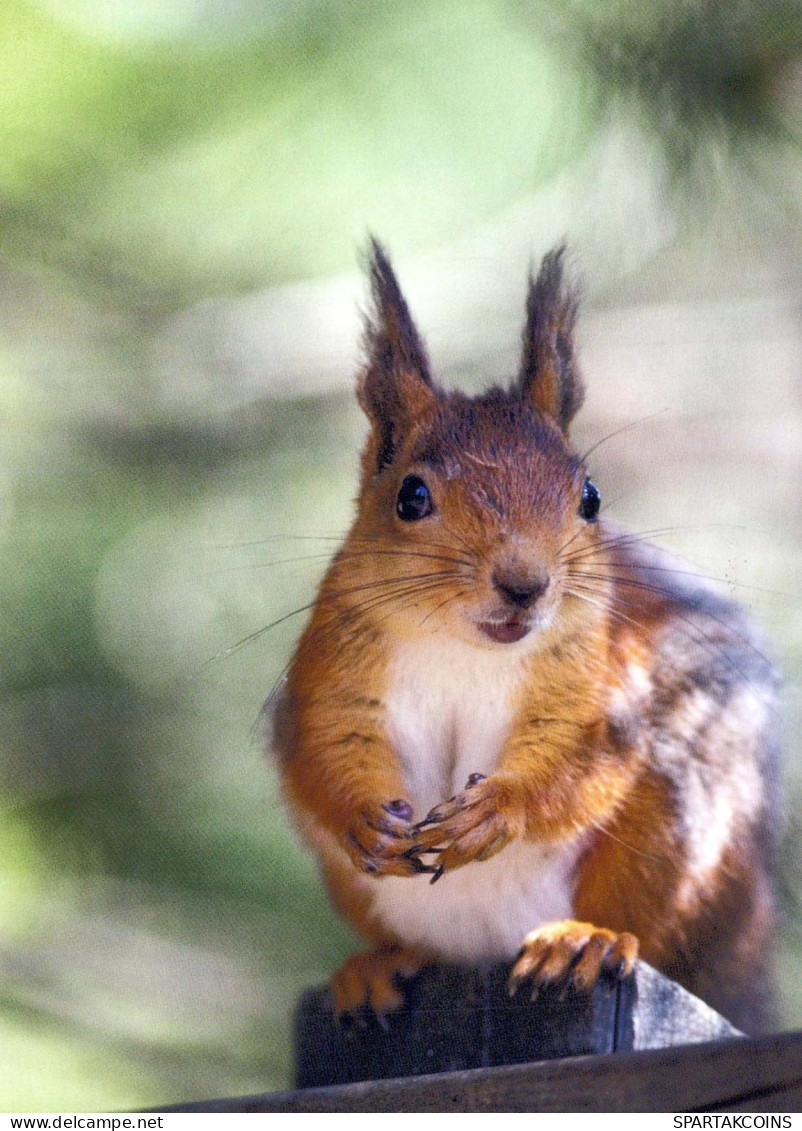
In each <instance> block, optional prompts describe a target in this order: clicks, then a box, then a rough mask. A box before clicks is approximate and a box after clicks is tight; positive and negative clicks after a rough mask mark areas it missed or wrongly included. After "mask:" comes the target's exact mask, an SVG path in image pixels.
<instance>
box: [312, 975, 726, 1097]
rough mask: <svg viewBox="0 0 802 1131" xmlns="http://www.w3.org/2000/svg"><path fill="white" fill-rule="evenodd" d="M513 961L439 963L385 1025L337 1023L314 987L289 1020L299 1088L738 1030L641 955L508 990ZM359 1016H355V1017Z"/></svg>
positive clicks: (326, 996)
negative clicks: (623, 965) (565, 979)
mask: <svg viewBox="0 0 802 1131" xmlns="http://www.w3.org/2000/svg"><path fill="white" fill-rule="evenodd" d="M509 970H510V968H509V965H508V964H505V963H499V964H496V965H492V966H491V965H488V966H485V967H484V968H478V969H471V970H467V969H465V968H464V967H459V966H437V967H430V968H428V969H426V970H424V971H423V972H422V973H421V974H419V975H418V977H417V978H416V979H415V980H414V981H413V982H411V983H409V984H408V985H407V988H406V997H407V1005H406V1007H405V1008H404V1009H402V1010H400V1011H399V1012H398V1013H396V1014H393V1015H391V1016H389V1017H388V1018H387V1019H386V1021H385V1024H384V1026H380V1025H378V1024H377V1023H376V1021H375V1020H373V1019H370V1020H369V1019H358V1021H357V1022H352V1023H351V1024H349V1025H347V1026H344V1025H341V1024H339V1023H338V1022H337V1020H336V1018H335V1016H334V1008H333V1004H332V1000H331V995H330V993H329V991H328V989H327V988H321V989H316V990H310V991H308V992H307V993H306V994H304V996H303V997H302V999H301V1002H300V1005H299V1008H298V1011H297V1013H296V1019H295V1049H296V1065H297V1072H296V1081H295V1082H296V1084H297V1086H298V1087H299V1088H310V1087H324V1086H328V1085H330V1084H350V1083H355V1082H357V1081H359V1080H379V1079H383V1078H387V1077H402V1076H420V1075H422V1074H424V1073H431V1072H456V1071H462V1070H464V1069H467V1068H489V1067H492V1066H495V1065H504V1064H522V1063H525V1062H531V1061H536V1060H552V1059H554V1058H557V1057H567V1056H581V1055H586V1054H589V1053H606V1052H618V1051H622V1050H630V1049H646V1048H663V1047H666V1046H669V1045H678V1044H691V1043H693V1042H695V1041H705V1040H713V1039H716V1038H724V1037H733V1036H737V1035H738V1034H737V1031H736V1030H735V1029H733V1028H732V1026H731V1025H730V1024H729V1022H727V1021H725V1020H724V1018H723V1017H721V1016H719V1014H717V1013H715V1012H714V1011H713V1010H712V1009H710V1007H709V1006H707V1005H705V1004H704V1002H701V1001H699V999H698V998H695V997H693V996H692V995H691V994H689V993H687V991H685V990H683V989H682V988H681V987H680V986H678V985H677V984H676V983H675V982H671V981H669V980H668V979H667V978H665V977H663V975H662V974H658V973H657V971H656V970H653V969H652V968H651V967H650V966H647V965H646V964H645V963H643V962H639V963H638V964H637V966H636V969H635V973H634V974H633V976H632V977H630V978H627V979H625V980H624V981H622V982H616V981H612V980H610V981H607V982H605V981H601V982H600V983H599V984H598V985H597V987H596V989H595V990H594V992H593V994H591V995H580V994H577V993H575V992H569V993H566V994H561V992H560V990H559V988H556V987H555V988H551V989H544V990H542V991H541V992H540V994H539V996H538V997H537V1000H536V1001H534V1002H533V1001H532V1000H531V993H530V992H529V990H528V988H527V987H526V985H523V986H521V988H520V989H519V991H518V993H517V994H516V995H515V997H512V998H511V997H510V996H509V993H508V992H507V979H508V978H509ZM360 1022H361V1023H360Z"/></svg>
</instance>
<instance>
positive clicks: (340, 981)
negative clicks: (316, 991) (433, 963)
mask: <svg viewBox="0 0 802 1131" xmlns="http://www.w3.org/2000/svg"><path fill="white" fill-rule="evenodd" d="M426 962H427V960H426V958H424V957H423V955H421V954H419V953H418V952H417V951H414V950H407V949H404V948H401V947H396V948H393V949H389V950H388V949H379V950H372V951H369V952H368V953H366V954H352V955H351V956H350V957H349V958H346V960H345V962H343V964H342V966H340V968H339V969H338V970H337V971H336V973H335V974H334V977H333V978H332V980H331V994H332V997H333V999H334V1011H335V1014H336V1015H337V1019H338V1020H339V1021H340V1022H343V1021H346V1020H347V1019H350V1020H354V1019H361V1020H362V1021H363V1022H364V1021H365V1019H366V1018H370V1017H372V1018H374V1019H375V1020H377V1021H378V1022H379V1024H380V1025H384V1026H386V1015H387V1014H388V1013H394V1012H396V1011H397V1010H399V1009H401V1008H402V1006H403V1005H404V993H403V990H402V989H401V988H400V987H399V985H398V982H399V981H403V980H405V979H408V978H412V977H414V976H415V974H417V973H418V971H419V970H420V969H421V968H422V967H423V966H425V965H426Z"/></svg>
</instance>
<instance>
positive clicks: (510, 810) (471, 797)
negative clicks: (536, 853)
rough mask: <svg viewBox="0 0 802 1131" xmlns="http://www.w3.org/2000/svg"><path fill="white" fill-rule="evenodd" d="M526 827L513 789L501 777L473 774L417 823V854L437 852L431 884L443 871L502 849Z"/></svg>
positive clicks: (418, 855) (483, 858) (484, 858)
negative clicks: (460, 789) (519, 816)
mask: <svg viewBox="0 0 802 1131" xmlns="http://www.w3.org/2000/svg"><path fill="white" fill-rule="evenodd" d="M523 827H524V821H523V818H521V819H519V818H518V815H517V814H516V811H515V806H514V804H513V798H512V794H511V791H510V790H508V789H507V788H506V787H505V785H504V783H503V782H502V781H501V780H500V779H499V778H498V777H490V778H486V777H485V776H484V775H483V774H471V776H470V777H469V778H468V783H467V785H466V787H465V789H464V790H463V791H462V792H461V793H458V794H457V795H456V797H452V798H451V799H450V800H449V801H444V802H442V804H440V805H436V806H435V807H434V809H432V810H431V812H430V813H429V814H428V816H426V817H425V818H424V820H422V821H420V822H419V824H418V825H416V826H415V847H414V849H413V852H414V854H415V856H416V857H420V856H426V855H427V854H429V853H433V854H436V857H437V867H436V868H435V869H434V874H433V876H432V881H431V882H432V883H434V882H435V881H436V880H439V879H440V877H441V876H442V875H443V873H444V872H450V871H451V870H452V869H454V868H461V867H462V866H463V865H464V864H470V863H471V862H472V861H476V860H489V859H490V857H491V856H495V854H496V853H497V852H501V850H502V848H504V847H505V845H507V844H509V842H510V841H511V840H513V839H514V838H515V837H516V836H518V835H520V833H521V831H522V830H523Z"/></svg>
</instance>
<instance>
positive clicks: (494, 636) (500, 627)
mask: <svg viewBox="0 0 802 1131" xmlns="http://www.w3.org/2000/svg"><path fill="white" fill-rule="evenodd" d="M531 627H532V626H531V625H530V624H529V623H528V622H527V621H523V620H519V619H518V618H517V617H510V618H509V620H505V621H490V620H484V621H482V622H481V623H480V624H479V628H480V629H481V631H482V632H483V633H484V634H485V636H489V637H490V639H491V640H495V642H496V643H497V644H516V643H517V642H518V641H519V640H523V638H524V637H525V636H526V634H527V632H528V631H529V629H530V628H531Z"/></svg>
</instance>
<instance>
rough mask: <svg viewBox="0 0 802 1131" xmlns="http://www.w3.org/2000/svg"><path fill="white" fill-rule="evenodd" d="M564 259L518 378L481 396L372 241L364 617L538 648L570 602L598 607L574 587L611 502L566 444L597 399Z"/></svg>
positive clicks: (357, 556)
mask: <svg viewBox="0 0 802 1131" xmlns="http://www.w3.org/2000/svg"><path fill="white" fill-rule="evenodd" d="M564 255H565V251H564V248H563V247H559V248H557V249H556V250H554V251H552V252H550V253H549V254H548V255H546V256H545V258H544V259H543V262H542V264H541V267H540V270H539V272H538V274H537V276H536V277H535V276H533V275H530V279H529V290H528V297H527V303H526V320H525V326H524V333H523V352H522V358H521V365H520V370H519V373H518V376H517V378H516V379H515V380H514V381H513V382H512V383H511V385H510V387H509V388H507V389H502V388H500V387H494V388H491V389H490V390H488V391H487V392H486V393H483V394H481V395H479V396H477V397H468V396H466V395H464V394H462V393H460V392H449V391H445V390H443V389H442V388H440V387H439V386H438V385H437V384H436V382H435V381H434V380H433V379H432V376H431V371H430V366H429V360H428V357H427V353H426V349H425V347H424V345H423V342H422V340H421V338H420V335H419V334H418V331H417V329H416V327H415V324H414V322H413V320H412V317H411V315H410V313H409V309H408V307H407V304H406V301H405V300H404V297H403V294H402V292H401V289H400V287H399V284H398V281H397V279H396V277H395V274H394V272H393V269H392V267H391V265H390V261H389V259H388V257H387V254H386V253H385V251H384V249H383V248H382V247H381V245H380V244H378V243H377V242H375V241H374V242H373V244H372V254H371V259H370V268H369V272H370V284H371V292H372V300H373V306H372V312H371V314H370V315H369V317H368V320H367V324H366V335H365V341H366V347H367V349H366V352H367V361H366V365H365V367H364V369H363V371H362V373H361V374H360V377H359V381H358V386H357V396H358V399H359V403H360V405H361V406H362V408H363V410H364V411H365V413H366V415H367V417H368V420H369V421H370V434H369V437H368V441H367V444H366V447H365V450H364V452H363V456H362V478H361V486H360V493H359V499H358V515H357V520H356V522H355V524H354V527H353V529H352V531H351V534H350V536H349V539H348V541H347V542H346V544H345V546H344V547H343V550H342V551H341V554H340V562H341V565H342V566H345V567H346V568H347V569H348V570H349V571H350V572H349V575H350V576H351V577H352V578H353V579H354V580H355V582H357V584H356V585H355V588H354V592H355V593H359V597H358V600H359V602H361V603H362V607H363V608H364V609H365V611H371V610H374V611H375V613H376V615H377V616H381V617H382V618H383V619H384V620H385V622H386V623H390V624H391V625H392V627H393V630H395V631H399V632H402V633H404V634H406V635H414V634H416V633H417V632H419V631H420V632H423V633H425V634H429V633H431V632H434V631H444V630H448V631H451V632H455V633H456V634H457V635H458V636H460V637H461V638H463V639H466V640H468V641H469V642H471V643H473V644H477V645H483V646H486V647H498V646H500V645H504V646H510V645H518V644H519V643H520V645H521V646H522V647H527V646H530V645H531V644H532V643H533V642H535V641H536V640H537V639H538V637H539V636H542V633H543V631H545V630H546V629H547V628H548V627H549V626H550V625H551V624H552V623H553V622H554V621H555V619H556V618H557V617H558V615H559V614H560V613H561V612H562V613H565V612H566V610H568V609H569V608H570V607H571V604H572V602H573V604H574V605H575V604H576V603H577V602H578V601H582V602H583V603H585V604H587V602H586V601H584V599H583V596H582V594H581V593H580V592H579V586H578V583H577V581H576V578H577V577H578V576H579V575H580V574H581V573H582V564H581V563H582V551H583V550H585V551H586V550H587V548H588V546H589V544H592V543H594V542H595V540H597V539H598V534H597V532H596V529H595V526H594V524H595V519H596V514H597V512H598V507H599V496H598V492H597V491H596V488H595V487H594V486H593V484H592V483H591V482H590V480H589V479H588V477H587V473H586V471H585V469H584V466H583V464H582V461H581V460H580V459H579V458H578V457H577V455H576V454H575V453H574V452H573V451H572V449H571V447H570V445H569V442H568V429H569V426H570V424H571V421H572V419H573V417H574V415H575V413H576V411H577V410H578V408H579V407H580V405H581V403H582V400H583V395H584V390H583V385H582V381H581V378H580V375H579V372H578V368H577V366H576V363H575V359H574V343H573V329H574V322H575V318H576V310H577V298H576V294H575V292H574V291H573V290H572V289H571V288H570V287H569V286H568V285H567V284H566V282H565V280H564V272H563V261H564ZM595 569H596V572H597V573H598V561H597V562H596V563H595ZM594 592H598V586H597V585H596V586H595V587H594Z"/></svg>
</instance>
